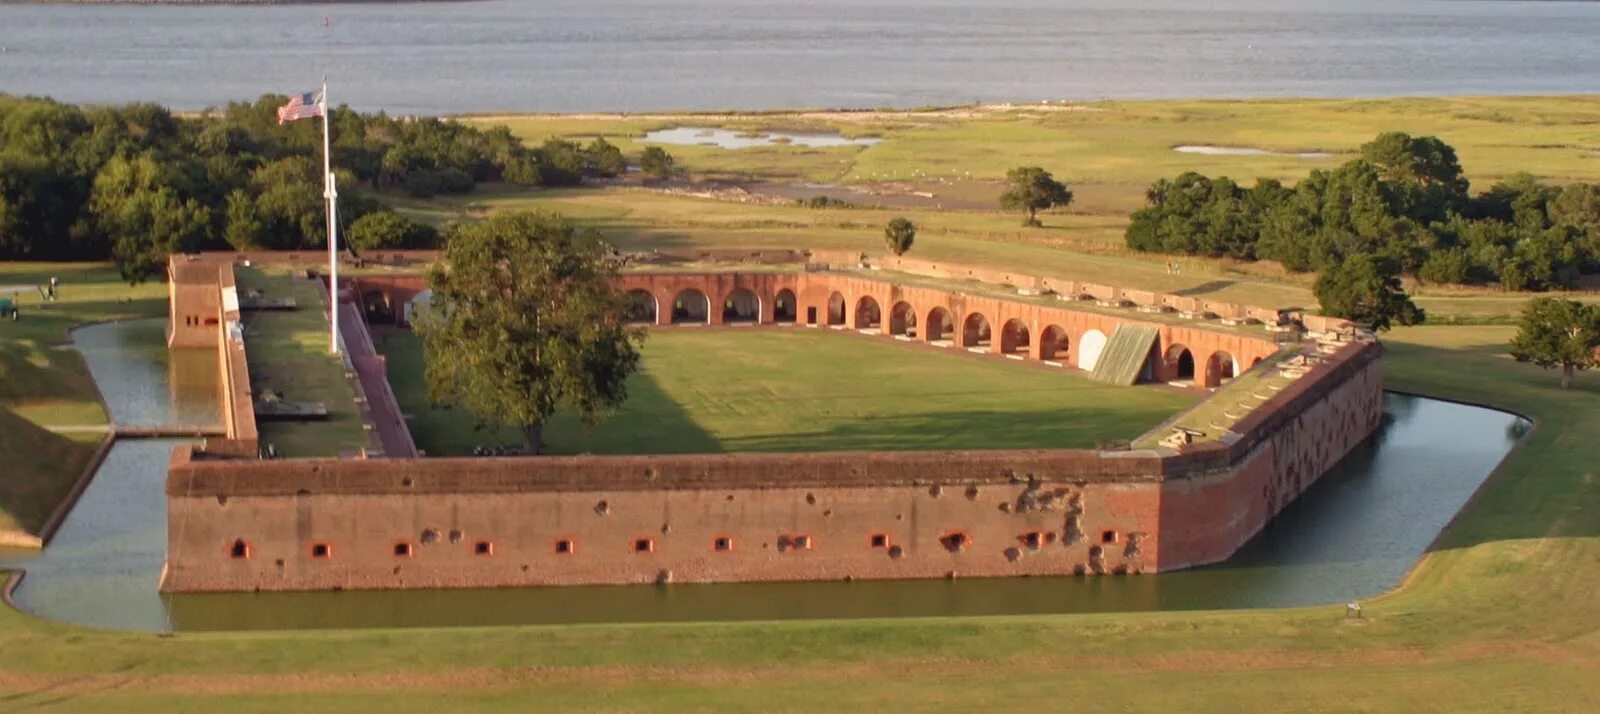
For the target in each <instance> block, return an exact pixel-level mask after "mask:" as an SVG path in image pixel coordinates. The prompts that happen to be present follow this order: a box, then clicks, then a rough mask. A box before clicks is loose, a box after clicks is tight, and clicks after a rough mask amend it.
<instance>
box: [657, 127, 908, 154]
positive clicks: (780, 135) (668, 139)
mask: <svg viewBox="0 0 1600 714" xmlns="http://www.w3.org/2000/svg"><path fill="white" fill-rule="evenodd" d="M641 141H644V142H648V143H656V144H678V145H683V146H696V145H704V146H715V147H718V148H722V149H749V148H753V147H757V146H803V147H806V148H819V147H829V146H872V145H873V144H876V143H878V142H880V141H883V139H879V138H877V137H871V136H863V137H860V138H857V139H850V138H846V137H845V136H844V135H842V134H795V133H789V132H782V131H770V132H748V131H733V130H731V129H709V128H705V127H693V126H680V127H676V128H672V129H657V130H655V131H649V132H645V135H644V138H643V139H641Z"/></svg>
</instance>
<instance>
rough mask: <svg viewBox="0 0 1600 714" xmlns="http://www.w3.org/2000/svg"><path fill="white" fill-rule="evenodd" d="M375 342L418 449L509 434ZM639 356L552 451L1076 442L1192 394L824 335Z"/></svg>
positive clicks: (1145, 424) (438, 450)
mask: <svg viewBox="0 0 1600 714" xmlns="http://www.w3.org/2000/svg"><path fill="white" fill-rule="evenodd" d="M379 349H380V350H381V351H382V352H383V353H384V354H385V355H386V356H387V357H388V359H389V379H390V382H391V383H392V384H393V385H394V388H395V394H396V396H397V398H398V399H399V400H400V404H401V408H402V409H403V410H404V411H405V412H406V413H408V414H411V415H412V419H411V421H410V424H411V427H412V433H413V435H414V436H415V438H416V440H417V443H418V446H420V447H421V448H422V449H423V450H425V451H427V452H428V453H429V454H434V455H454V454H463V453H470V452H471V450H472V447H473V446H474V445H475V444H484V443H515V442H517V441H518V437H517V435H516V433H515V432H514V431H512V430H504V429H497V430H492V431H490V432H488V433H484V432H480V431H477V430H475V429H474V426H475V424H476V420H475V419H473V418H471V417H470V416H469V415H467V414H464V413H462V412H461V411H460V410H445V409H439V410H435V409H431V408H429V407H428V406H427V394H426V386H425V383H424V380H423V372H422V354H421V353H422V350H421V347H420V339H419V338H417V336H415V335H413V334H412V333H409V332H396V333H390V334H388V335H387V336H385V337H384V338H383V345H382V346H381V347H380V348H379ZM642 352H643V355H644V365H643V369H642V370H641V371H640V373H639V374H637V375H635V376H634V377H633V379H632V380H630V381H629V383H628V390H629V397H628V402H627V404H626V405H624V406H623V408H622V409H621V410H620V411H618V412H617V413H616V414H615V415H613V416H612V417H611V418H610V419H609V420H607V421H606V422H605V423H604V424H602V425H601V426H599V427H597V428H591V427H586V426H584V425H582V424H581V423H579V422H578V421H577V420H576V419H575V418H573V417H572V416H571V415H558V417H557V418H556V419H555V420H554V421H553V422H552V423H551V425H550V427H549V428H548V429H547V431H546V433H545V439H546V440H547V441H548V442H549V443H550V446H551V447H552V449H553V450H554V451H555V452H556V453H586V452H587V453H598V454H652V453H694V452H702V453H703V452H738V451H767V452H772V451H779V452H781V451H849V450H888V451H899V450H915V449H1010V448H1087V447H1093V446H1095V445H1096V444H1097V443H1100V442H1110V441H1118V440H1124V441H1125V440H1129V439H1132V438H1133V437H1134V436H1137V435H1138V434H1139V433H1141V432H1143V431H1144V430H1146V429H1149V428H1150V427H1152V426H1154V425H1156V424H1158V423H1160V422H1161V420H1163V419H1165V418H1167V417H1168V416H1170V415H1171V414H1172V412H1173V411H1175V410H1177V409H1180V408H1182V407H1183V406H1185V405H1187V404H1190V403H1192V402H1193V401H1194V399H1195V395H1194V394H1192V393H1190V392H1189V391H1187V390H1177V389H1170V388H1166V387H1155V386H1145V387H1135V388H1128V387H1113V386H1109V385H1104V384H1100V383H1097V382H1092V381H1089V379H1088V378H1087V377H1085V376H1083V375H1082V374H1080V373H1077V372H1075V371H1071V370H1060V369H1056V368H1048V369H1046V368H1042V367H1039V366H1037V365H1024V364H1017V363H1014V362H1011V361H1006V360H997V359H982V358H979V357H978V356H976V355H972V354H970V353H966V352H956V351H953V350H938V349H933V348H926V347H922V346H919V345H905V344H901V343H897V342H895V341H893V340H890V339H888V338H881V337H880V338H869V337H865V336H862V335H857V334H853V333H842V332H835V331H832V330H813V329H803V328H794V329H778V328H774V329H722V330H716V329H687V328H684V329H661V330H653V331H651V333H650V335H649V338H648V339H647V340H646V342H645V344H644V348H643V351H642Z"/></svg>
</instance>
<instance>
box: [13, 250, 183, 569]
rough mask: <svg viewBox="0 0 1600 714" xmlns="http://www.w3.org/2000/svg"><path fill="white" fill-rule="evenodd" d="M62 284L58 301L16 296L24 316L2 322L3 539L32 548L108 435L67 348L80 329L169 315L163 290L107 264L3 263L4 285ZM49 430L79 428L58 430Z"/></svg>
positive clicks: (77, 360)
mask: <svg viewBox="0 0 1600 714" xmlns="http://www.w3.org/2000/svg"><path fill="white" fill-rule="evenodd" d="M52 276H54V277H57V278H60V280H61V289H60V292H59V293H58V299H57V300H56V301H55V302H46V301H45V300H44V299H43V297H42V296H41V295H40V294H39V293H38V292H37V291H31V292H24V293H20V294H16V295H13V296H12V297H13V299H15V300H17V302H18V305H19V308H20V311H21V319H20V320H18V321H16V322H12V321H10V320H0V541H7V540H10V541H14V542H24V543H25V542H29V541H30V539H32V538H33V537H34V536H37V535H38V533H39V528H40V527H41V526H42V525H43V524H44V521H45V520H46V519H47V518H48V517H49V515H50V513H51V512H52V511H54V510H55V508H56V506H57V505H58V504H60V502H61V499H62V498H64V497H65V496H66V494H67V492H68V491H70V490H71V488H72V484H73V483H74V482H75V481H76V480H77V478H78V476H79V474H80V473H81V472H82V470H83V467H84V464H85V463H86V462H87V461H88V460H89V456H90V454H91V452H93V450H94V443H95V442H97V441H99V440H100V439H101V438H102V437H103V436H104V435H103V434H102V433H99V432H96V431H93V430H87V429H82V427H93V426H104V425H105V424H106V423H107V416H106V413H105V409H104V408H103V407H102V406H101V405H100V398H99V397H98V396H97V394H96V392H95V387H94V382H93V380H91V379H90V378H89V369H88V367H87V366H85V365H84V363H83V359H82V358H81V357H80V356H79V355H78V353H77V352H74V351H73V350H71V349H68V348H66V347H65V345H66V344H67V342H68V339H69V337H68V334H67V330H68V329H69V328H70V327H72V326H73V325H77V324H81V323H85V322H95V321H100V320H115V319H121V318H129V317H153V316H157V315H164V314H166V294H167V290H166V286H165V285H162V284H160V283H145V284H142V285H139V286H137V287H133V286H129V285H128V284H127V282H125V281H123V280H122V278H121V277H120V276H119V275H118V274H117V271H116V270H115V269H113V268H110V267H109V266H105V265H92V264H82V263H74V264H56V263H0V286H18V287H22V286H35V285H43V284H46V283H48V282H49V280H50V278H51V277H52ZM51 427H56V428H72V430H71V431H64V432H63V433H55V432H52V431H50V428H51Z"/></svg>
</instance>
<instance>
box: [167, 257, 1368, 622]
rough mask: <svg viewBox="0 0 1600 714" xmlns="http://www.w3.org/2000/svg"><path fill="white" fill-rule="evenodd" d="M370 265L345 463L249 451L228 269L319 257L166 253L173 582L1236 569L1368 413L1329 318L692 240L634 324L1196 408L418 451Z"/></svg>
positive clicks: (345, 285)
mask: <svg viewBox="0 0 1600 714" xmlns="http://www.w3.org/2000/svg"><path fill="white" fill-rule="evenodd" d="M302 257H304V258H305V259H306V260H305V262H304V263H302V262H301V258H302ZM374 257H375V258H376V259H377V262H379V263H384V264H387V265H388V269H385V270H372V269H370V266H369V269H368V270H365V271H362V272H360V273H359V274H358V275H357V276H356V277H353V278H348V279H346V280H344V281H342V282H341V284H340V285H339V286H338V288H339V289H338V290H336V291H334V293H335V294H337V295H338V296H339V298H338V301H337V305H338V309H337V310H335V311H333V314H334V315H336V316H337V319H339V320H340V325H341V329H343V331H344V335H343V339H344V341H345V350H344V353H345V355H346V361H345V370H346V374H347V376H348V377H349V379H350V380H351V383H352V384H353V385H354V392H355V394H356V403H357V405H358V407H359V410H360V412H361V415H362V419H363V422H364V425H365V433H366V434H367V435H368V438H369V448H367V449H364V450H362V451H361V452H360V453H358V454H354V455H351V457H350V458H342V459H335V458H289V459H281V458H280V459H261V458H259V454H260V451H261V449H262V447H263V443H262V439H261V438H260V434H259V431H258V428H257V422H256V420H257V410H258V408H260V406H259V404H260V397H261V395H259V394H257V393H256V390H254V389H253V388H252V386H251V375H250V372H249V369H248V367H247V365H248V362H247V361H246V355H245V351H246V341H245V340H244V339H243V335H242V330H241V329H240V328H239V325H240V318H241V314H242V311H244V310H248V309H256V308H262V309H265V308H268V307H271V306H270V301H268V302H266V303H264V302H262V300H263V299H264V296H257V295H244V296H241V295H240V294H239V290H238V288H237V286H236V282H235V279H234V266H235V264H236V262H242V261H245V260H248V261H251V262H252V263H254V264H275V263H276V264H287V265H288V266H291V267H294V268H295V269H298V270H305V269H307V268H311V269H315V267H316V266H315V264H314V263H313V262H311V261H314V260H315V259H316V256H313V255H309V254H308V255H305V256H299V255H294V254H252V255H248V256H244V255H235V254H226V255H222V254H218V255H202V256H185V257H178V258H175V259H174V260H173V262H172V265H171V278H172V289H171V290H172V295H171V297H172V301H171V325H170V328H169V340H168V341H169V345H171V346H173V347H175V348H181V347H184V346H207V347H212V346H215V347H218V348H219V349H218V350H217V354H218V355H219V357H218V370H219V373H220V374H221V377H222V378H221V380H220V382H221V385H222V386H221V389H222V391H223V395H222V396H223V398H222V403H223V405H224V409H223V411H224V424H225V427H226V430H227V438H220V439H210V440H208V441H206V442H205V443H204V444H202V445H200V446H198V447H192V446H184V447H180V448H178V449H177V450H175V452H174V454H173V457H172V461H171V464H170V468H169V474H168V481H167V497H168V519H169V524H168V549H167V561H166V565H165V567H164V570H163V575H162V588H163V590H166V591H169V592H192V591H248V590H318V589H344V588H436V587H494V586H524V585H573V584H611V583H651V582H657V583H659V582H740V581H781V580H836V579H881V578H943V577H970V576H976V577H992V576H1017V575H1072V574H1080V575H1093V574H1102V573H1142V572H1154V571H1161V570H1173V569H1177V568H1184V567H1190V566H1194V565H1199V564H1203V563H1211V562H1217V561H1220V560H1223V559H1225V558H1227V557H1228V556H1229V555H1230V554H1232V553H1233V552H1234V550H1236V549H1237V548H1238V547H1239V546H1240V545H1242V544H1243V543H1244V542H1245V541H1246V540H1248V539H1249V538H1250V537H1251V536H1253V535H1254V534H1255V533H1257V532H1258V531H1259V530H1260V529H1261V528H1262V527H1263V526H1264V525H1265V524H1266V523H1267V522H1268V521H1269V520H1270V519H1271V518H1272V517H1273V516H1275V515H1276V514H1277V513H1278V512H1279V511H1280V510H1281V509H1283V508H1284V507H1285V506H1286V505H1288V504H1289V503H1290V502H1292V501H1293V500H1294V499H1295V498H1296V497H1298V496H1299V494H1300V493H1302V492H1303V491H1304V490H1305V489H1306V488H1307V487H1309V486H1310V485H1311V484H1312V483H1313V482H1315V481H1316V479H1317V478H1318V477H1319V476H1320V475H1321V474H1323V473H1324V472H1325V471H1327V470H1328V469H1329V468H1330V467H1332V466H1333V464H1334V463H1336V462H1337V461H1338V460H1339V459H1340V458H1341V457H1342V456H1344V455H1345V454H1346V453H1347V452H1349V451H1350V450H1351V449H1352V448H1353V447H1354V446H1356V445H1357V444H1358V443H1360V442H1361V441H1362V440H1363V439H1365V438H1366V437H1367V436H1368V435H1369V434H1371V433H1372V432H1373V431H1374V430H1375V429H1376V428H1377V427H1378V425H1379V422H1380V419H1381V414H1382V375H1381V362H1380V360H1379V357H1380V354H1381V346H1380V345H1379V344H1378V343H1377V342H1376V340H1374V339H1373V338H1372V337H1371V336H1370V335H1368V334H1366V333H1364V332H1362V331H1359V330H1356V329H1355V328H1353V327H1352V326H1350V325H1348V324H1345V323H1342V322H1340V321H1334V320H1325V319H1322V318H1318V317H1316V316H1309V315H1303V314H1299V313H1296V312H1288V311H1280V310H1274V309H1267V308H1254V307H1248V306H1240V305H1231V304H1222V303H1215V302H1209V301H1205V300H1201V299H1197V298H1189V297H1181V296H1172V295H1161V294H1153V293H1148V292H1140V291H1130V290H1123V289H1119V288H1116V287H1114V286H1103V285H1094V284H1085V283H1074V282H1067V281H1057V280H1052V279H1048V278H1042V277H1037V276H1027V275H1023V274H1014V273H1007V272H1003V271H989V270H983V269H978V268H971V267H967V266H952V265H939V264H933V263H927V262H921V261H913V260H907V259H900V258H885V259H871V258H867V257H865V256H861V255H838V254H823V253H807V254H800V253H793V254H786V253H784V252H778V253H777V254H774V253H765V254H750V253H738V254H734V253H729V254H696V255H693V256H684V257H683V260H682V261H679V262H674V261H671V260H665V259H662V258H661V257H660V256H656V257H655V259H653V260H651V261H643V264H640V265H636V266H635V267H633V268H630V269H629V270H628V271H626V272H625V273H624V274H623V276H622V278H621V279H620V281H621V284H620V285H619V288H620V289H622V290H625V291H627V292H628V293H629V294H630V295H632V296H633V297H634V302H635V306H636V311H635V314H634V317H635V319H637V320H638V321H639V322H641V323H643V324H649V325H652V326H653V327H652V328H651V329H681V328H683V327H684V326H690V325H693V326H697V327H699V328H701V329H704V328H706V327H710V328H718V327H730V328H732V327H734V326H736V325H737V326H743V325H753V326H758V327H766V326H773V327H777V326H790V327H792V328H794V329H803V328H805V327H814V328H817V329H830V328H832V329H838V330H851V331H857V332H860V333H864V334H867V335H873V336H878V337H880V338H881V339H885V340H900V341H904V342H912V341H915V342H919V343H924V344H931V345H935V346H942V347H948V348H949V349H952V350H965V351H970V352H975V353H979V355H982V356H984V357H987V358H995V359H1013V360H1019V361H1028V362H1035V363H1039V364H1042V365H1046V366H1049V367H1052V368H1057V369H1062V370H1069V369H1077V370H1082V371H1084V372H1085V373H1087V374H1089V375H1090V376H1091V377H1092V378H1094V379H1097V380H1100V381H1103V382H1108V383H1113V384H1123V385H1129V386H1126V387H1124V388H1126V389H1153V388H1165V387H1143V386H1132V385H1134V384H1136V383H1140V382H1158V383H1172V384H1180V385H1186V386H1190V387H1192V388H1195V389H1201V390H1208V396H1207V398H1206V400H1205V401H1203V402H1201V403H1200V404H1199V405H1198V406H1196V407H1194V408H1192V409H1190V410H1188V411H1185V412H1183V413H1180V414H1178V415H1175V416H1174V417H1173V419H1172V420H1170V421H1169V422H1168V423H1166V424H1163V425H1162V426H1161V427H1158V428H1157V429H1156V430H1155V431H1153V432H1152V433H1151V434H1148V435H1146V436H1145V437H1141V438H1139V439H1137V440H1135V441H1134V445H1138V446H1147V447H1148V448H1129V447H1128V446H1123V447H1120V448H1110V449H1100V450H1090V449H1033V450H987V451H901V452H833V453H778V454H771V453H769V454H757V453H749V454H679V455H639V456H564V457H488V458H424V457H421V456H419V455H418V452H417V450H416V447H415V444H414V442H413V441H412V439H411V435H410V434H409V432H408V430H407V429H406V428H405V422H404V420H403V418H402V415H401V411H400V409H399V407H398V405H397V404H396V403H395V399H394V396H393V392H392V390H391V389H390V388H389V385H388V382H387V379H386V376H385V365H384V362H383V360H382V358H381V357H379V356H377V355H376V354H375V353H374V351H373V350H372V348H371V339H370V336H369V334H368V325H367V322H368V320H371V321H374V322H384V323H399V324H402V325H403V324H404V323H405V321H406V318H407V314H408V312H409V310H408V307H409V306H410V305H411V303H412V302H413V301H414V300H415V299H416V297H417V295H418V294H419V293H421V292H422V291H423V290H424V288H425V285H424V283H423V281H422V279H421V278H420V266H421V265H422V264H423V263H424V262H425V261H427V260H431V258H432V256H431V255H428V254H418V253H390V252H388V251H385V252H384V254H383V255H381V256H374ZM323 294H324V295H325V296H326V295H327V292H326V291H324V293H323ZM265 297H270V296H265ZM298 309H308V310H316V309H322V310H324V311H326V310H327V307H326V306H322V307H320V308H319V307H318V306H313V305H300V306H298ZM674 326H677V327H674ZM907 348H908V349H910V348H912V346H911V345H907ZM973 357H974V358H975V359H976V358H979V356H978V355H973Z"/></svg>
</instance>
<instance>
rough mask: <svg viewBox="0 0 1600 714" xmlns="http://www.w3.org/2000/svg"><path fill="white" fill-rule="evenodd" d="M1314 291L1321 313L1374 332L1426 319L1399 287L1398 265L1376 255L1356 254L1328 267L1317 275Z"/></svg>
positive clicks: (1400, 286) (1420, 309) (1401, 287)
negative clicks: (1361, 325) (1351, 322)
mask: <svg viewBox="0 0 1600 714" xmlns="http://www.w3.org/2000/svg"><path fill="white" fill-rule="evenodd" d="M1314 292H1315V293H1316V295H1317V301H1318V302H1319V303H1321V305H1322V314H1324V315H1327V316H1329V317H1342V318H1345V319H1347V320H1353V321H1355V322H1357V323H1359V324H1363V325H1367V326H1369V327H1371V328H1372V329H1374V330H1387V329H1389V328H1390V326H1391V325H1392V324H1393V323H1395V322H1398V323H1400V324H1402V325H1415V324H1418V323H1421V322H1422V321H1423V320H1424V319H1426V317H1427V316H1426V314H1425V313H1424V312H1423V311H1422V308H1419V307H1417V306H1416V304H1415V303H1413V302H1411V296H1409V295H1407V294H1406V293H1405V290H1404V288H1403V286H1402V285H1401V284H1400V268H1399V266H1398V265H1396V264H1395V263H1394V261H1392V260H1389V259H1385V258H1381V257H1378V256H1374V255H1367V254H1360V255H1353V256H1350V257H1348V258H1346V259H1345V260H1343V261H1341V262H1339V263H1336V264H1334V265H1332V266H1330V267H1328V268H1327V269H1326V270H1324V271H1322V275H1321V276H1318V278H1317V283H1316V286H1315V287H1314Z"/></svg>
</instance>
